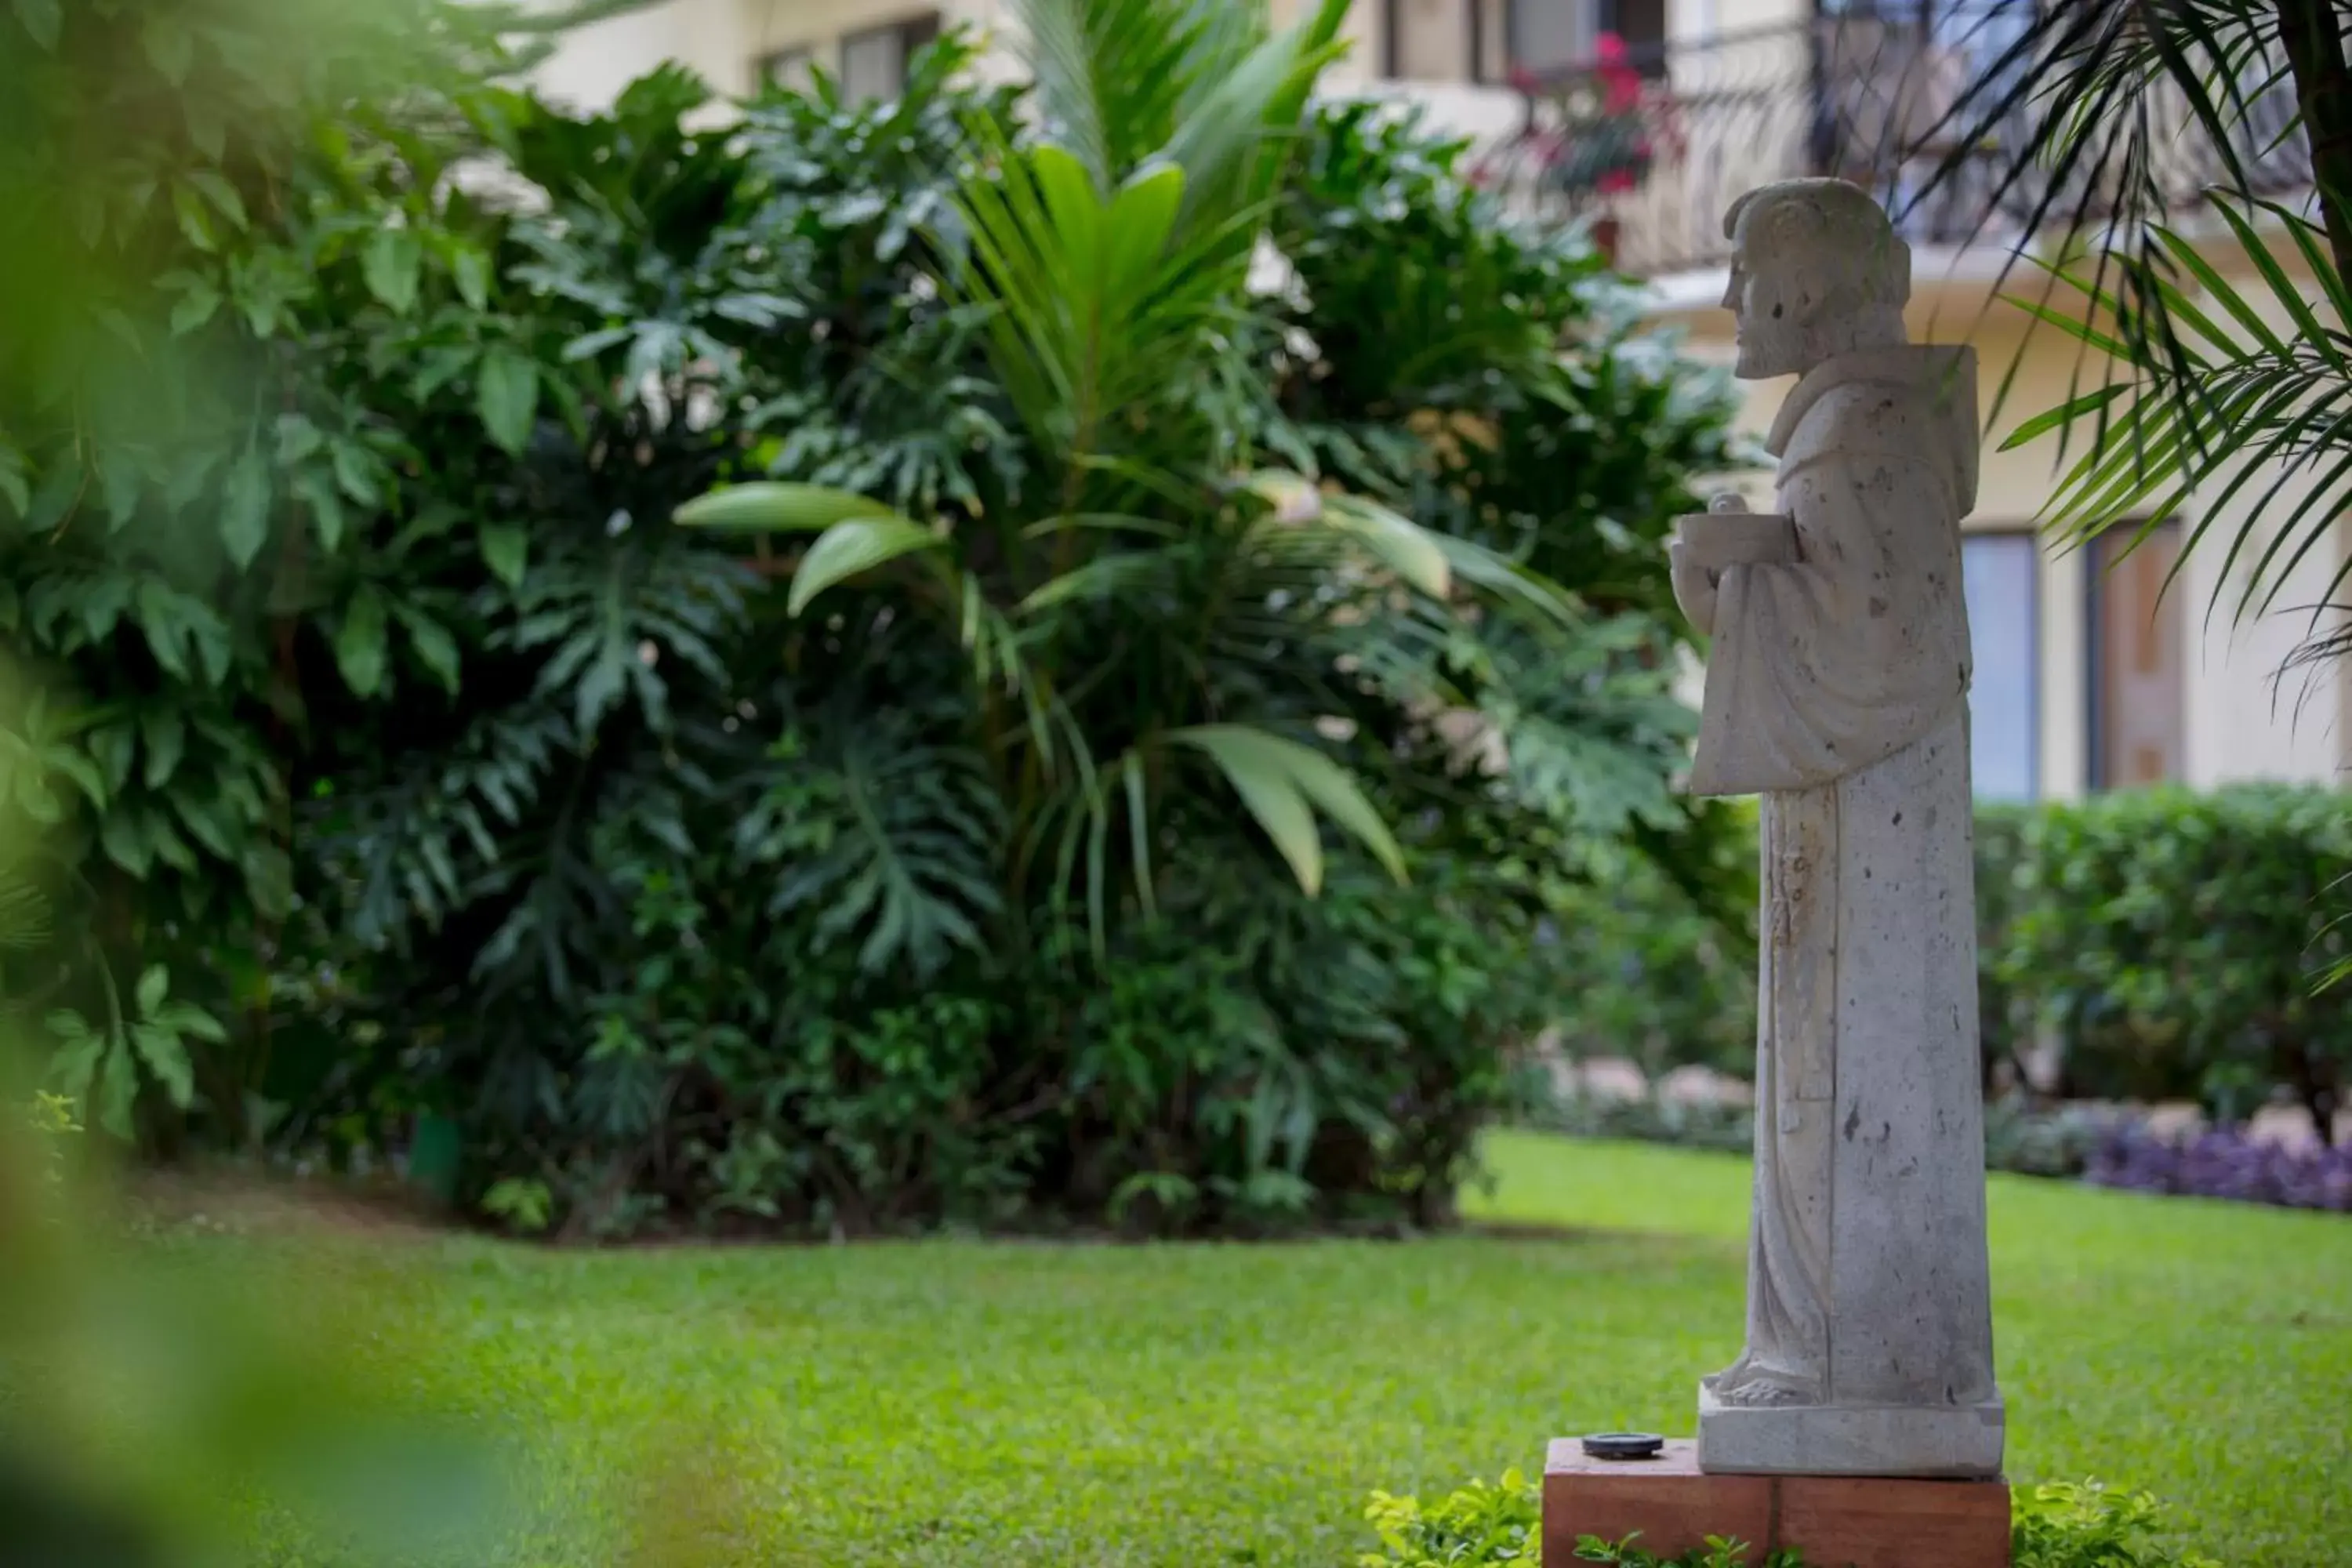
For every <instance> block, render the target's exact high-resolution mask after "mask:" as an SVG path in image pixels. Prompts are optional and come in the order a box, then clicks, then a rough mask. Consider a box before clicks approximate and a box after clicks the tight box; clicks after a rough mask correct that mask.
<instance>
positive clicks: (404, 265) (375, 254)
mask: <svg viewBox="0 0 2352 1568" xmlns="http://www.w3.org/2000/svg"><path fill="white" fill-rule="evenodd" d="M424 259H425V250H424V247H422V246H420V245H419V244H417V242H416V236H415V235H414V234H412V233H410V232H409V231H408V230H406V229H404V228H380V229H378V230H376V231H375V233H374V234H373V235H371V236H370V237H368V243H367V249H366V250H365V251H364V252H363V253H362V255H361V258H360V267H361V270H362V274H363V275H364V276H365V277H366V279H367V286H368V292H369V293H371V294H373V295H374V296H375V297H376V298H377V299H378V300H382V301H383V303H384V305H385V306H386V307H388V308H389V309H390V310H393V311H394V313H395V314H398V315H406V314H407V313H408V312H409V310H411V309H413V308H414V307H415V304H416V279H417V271H418V268H420V267H421V266H422V265H423V263H424Z"/></svg>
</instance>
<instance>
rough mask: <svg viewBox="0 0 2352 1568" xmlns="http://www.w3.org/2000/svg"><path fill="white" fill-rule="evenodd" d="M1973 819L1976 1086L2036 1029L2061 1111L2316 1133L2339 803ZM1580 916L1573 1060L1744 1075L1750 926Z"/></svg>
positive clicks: (2277, 791)
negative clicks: (2169, 1103)
mask: <svg viewBox="0 0 2352 1568" xmlns="http://www.w3.org/2000/svg"><path fill="white" fill-rule="evenodd" d="M1976 827H1977V836H1976V858H1977V925H1978V942H1979V1008H1980V1016H1981V1020H1982V1024H1981V1031H1982V1039H1983V1043H1984V1051H1985V1081H1986V1085H1987V1088H1988V1089H1989V1090H1992V1089H1995V1088H1996V1086H1997V1085H1998V1084H1999V1083H2000V1080H2001V1079H2011V1080H2012V1081H2013V1082H2015V1081H2022V1071H2021V1068H2022V1063H2023V1060H2024V1058H2025V1056H2026V1054H2027V1052H2028V1050H2029V1049H2030V1047H2032V1045H2033V1044H2034V1042H2035V1039H2036V1036H2037V1033H2038V1031H2040V1030H2042V1029H2043V1028H2045V1027H2046V1028H2047V1029H2048V1030H2050V1031H2051V1033H2052V1037H2053V1038H2054V1039H2055V1041H2056V1043H2057V1045H2058V1047H2059V1080H2058V1083H2057V1085H2056V1086H2055V1087H2056V1089H2057V1091H2058V1093H2059V1095H2060V1097H2061V1098H2064V1099H2070V1100H2072V1099H2090V1100H2195V1101H2197V1102H2199V1103H2200V1104H2201V1105H2202V1106H2204V1107H2205V1109H2206V1110H2207V1111H2208V1113H2209V1114H2210V1116H2211V1117H2212V1118H2213V1119H2214V1120H2215V1121H2220V1122H2221V1123H2224V1124H2228V1123H2232V1122H2236V1121H2242V1120H2243V1119H2244V1118H2246V1117H2248V1116H2250V1115H2252V1113H2253V1112H2254V1111H2255V1110H2258V1109H2260V1107H2261V1106H2262V1105H2263V1102H2264V1101H2265V1100H2271V1099H2274V1098H2291V1099H2292V1100H2294V1102H2296V1103H2298V1104H2300V1105H2302V1106H2303V1107H2305V1109H2306V1110H2308V1111H2309V1112H2310V1114H2311V1117H2312V1119H2313V1121H2314V1124H2315V1127H2316V1128H2318V1130H2319V1131H2320V1133H2321V1135H2322V1137H2323V1138H2326V1137H2328V1136H2329V1134H2330V1131H2331V1124H2332V1122H2333V1121H2334V1118H2335V1112H2336V1108H2337V1107H2338V1105H2339V1104H2340V1103H2341V1102H2342V1095H2343V1093H2344V1088H2345V1080H2346V1076H2347V1062H2352V984H2336V983H2335V981H2336V976H2337V972H2338V971H2339V970H2340V969H2342V968H2343V967H2344V966H2345V965H2346V964H2347V962H2352V927H2347V924H2346V922H2345V916H2346V914H2347V911H2352V795H2346V794H2343V793H2340V792H2336V791H2331V790H2323V789H2316V788H2310V787H2303V786H2292V785H2282V784H2245V785H2235V786H2231V787H2229V788H2226V789H2221V790H2218V791H2214V792H2212V793H2210V794H2203V795H2200V794H2195V793H2192V792H2189V791H2187V790H2181V789H2158V790H2147V791H2133V792H2119V793H2114V794H2108V795H2096V796H2093V797H2091V798H2089V799H2086V800H2083V801H2078V802H2069V803H2064V804H2058V805H2043V806H2025V807H2019V806H1986V807H1982V808H1980V809H1979V812H1978V814H1977V824H1976ZM1746 853H1748V856H1749V858H1750V859H1751V861H1752V858H1753V850H1752V847H1750V848H1748V850H1747V851H1746ZM1750 904H1751V905H1752V899H1751V900H1750ZM1580 912H1581V913H1582V914H1583V915H1584V916H1585V918H1586V924H1585V927H1584V929H1583V930H1582V931H1581V932H1580V942H1582V943H1583V945H1584V949H1585V952H1587V954H1588V955H1589V956H1588V960H1587V962H1586V963H1584V965H1583V967H1582V970H1581V978H1582V979H1583V981H1584V984H1583V985H1582V986H1581V988H1580V991H1579V993H1578V994H1577V995H1576V996H1575V998H1574V999H1573V1002H1572V1003H1571V1005H1570V1009H1569V1016H1568V1017H1567V1018H1565V1019H1564V1020H1563V1021H1562V1024H1561V1035H1562V1037H1563V1039H1564V1040H1565V1041H1566V1042H1567V1043H1568V1045H1569V1047H1570V1050H1571V1052H1576V1051H1579V1050H1585V1051H1590V1052H1591V1053H1592V1054H1626V1055H1633V1056H1634V1057H1636V1058H1639V1059H1640V1061H1641V1064H1642V1065H1643V1067H1644V1068H1647V1069H1650V1070H1652V1071H1653V1072H1655V1071H1656V1070H1659V1069H1661V1068H1673V1067H1679V1066H1684V1065H1690V1064H1699V1065H1705V1066H1709V1067H1716V1068H1728V1069H1730V1070H1734V1071H1739V1072H1745V1071H1747V1070H1748V1068H1749V1067H1750V1066H1752V1061H1753V1054H1754V1040H1755V982H1754V973H1755V971H1754V967H1753V956H1752V953H1753V948H1752V944H1753V942H1754V940H1755V935H1754V928H1753V917H1752V913H1750V914H1749V916H1748V919H1747V920H1745V921H1741V922H1740V923H1739V924H1738V926H1737V927H1735V928H1733V929H1729V930H1726V929H1724V928H1723V927H1722V926H1721V925H1711V924H1710V923H1709V922H1708V921H1706V920H1705V919H1704V918H1702V917H1700V916H1699V915H1698V914H1697V912H1696V906H1695V905H1693V904H1692V903H1691V902H1690V901H1689V900H1688V899H1687V897H1686V896H1685V894H1683V893H1682V892H1681V891H1680V890H1679V889H1675V888H1673V887H1670V886H1666V885H1664V883H1663V882H1662V881H1660V880H1658V879H1647V880H1643V881H1638V882H1637V881H1630V880H1629V881H1628V882H1626V883H1625V884H1623V885H1622V886H1620V887H1618V888H1615V889H1612V890H1611V896H1609V897H1607V898H1603V897H1601V896H1599V895H1596V896H1595V897H1594V898H1593V899H1592V900H1591V903H1590V905H1589V907H1587V908H1585V909H1583V910H1581V911H1580ZM1627 1020H1637V1021H1640V1022H1641V1024H1642V1026H1641V1027H1638V1028H1632V1029H1629V1028H1627V1027H1626V1026H1625V1024H1626V1021H1627ZM1612 1046H1613V1047H1614V1048H1613V1049H1612ZM2005 1068H2007V1069H2011V1070H2004V1069H2005ZM2083 1152H2084V1145H2083V1144H2082V1142H2081V1141H2080V1140H2076V1141H2074V1150H2073V1151H2072V1152H2070V1154H2069V1157H2068V1159H2067V1160H2066V1161H2063V1162H2062V1163H2066V1164H2073V1165H2074V1168H2076V1169H2079V1168H2080V1164H2079V1161H2080V1159H2081V1157H2082V1154H2083Z"/></svg>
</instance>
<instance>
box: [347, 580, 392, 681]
mask: <svg viewBox="0 0 2352 1568" xmlns="http://www.w3.org/2000/svg"><path fill="white" fill-rule="evenodd" d="M385 645H386V638H385V637H384V605H383V595H382V594H380V593H378V592H377V591H376V589H375V586H374V584H362V585H361V587H360V590H359V592H358V593H356V594H354V595H352V602H351V604H350V605H348V606H346V607H345V609H344V611H343V623H342V625H341V626H339V627H337V628H336V631H335V664H336V666H337V667H338V668H341V670H342V672H343V684H345V685H346V686H348V687H350V688H351V689H352V694H353V695H355V696H359V697H373V696H374V695H375V694H376V693H377V692H378V691H379V690H381V689H383V667H384V650H385Z"/></svg>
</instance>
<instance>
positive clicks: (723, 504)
mask: <svg viewBox="0 0 2352 1568" xmlns="http://www.w3.org/2000/svg"><path fill="white" fill-rule="evenodd" d="M856 518H889V519H897V520H898V521H902V522H903V521H906V519H905V518H903V517H901V516H900V514H899V513H898V512H897V511H896V510H892V509H891V508H890V507H888V506H886V505H885V504H883V503H882V502H880V501H878V500H873V499H872V498H871V497H868V496H862V495H858V494H857V493H856V492H855V491H852V490H840V489H827V488H826V487H824V486H823V485H795V484H784V483H781V482H778V481H774V480H765V479H763V480H757V481H754V482H753V483H751V484H743V485H732V486H730V487H729V488H728V489H723V490H713V491H711V492H710V493H709V495H707V496H700V497H698V498H697V499H695V500H690V501H688V502H687V503H686V504H685V505H684V506H682V507H680V508H678V509H677V513H676V514H675V521H677V522H679V523H682V524H683V525H685V526H686V527H688V528H711V529H719V530H721V531H727V532H732V533H820V532H823V531H824V530H826V529H828V528H831V527H833V526H834V525H835V523H840V522H846V521H851V520H852V519H856ZM912 526H914V525H913V524H912V523H908V527H912Z"/></svg>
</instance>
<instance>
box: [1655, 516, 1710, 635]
mask: <svg viewBox="0 0 2352 1568" xmlns="http://www.w3.org/2000/svg"><path fill="white" fill-rule="evenodd" d="M1666 569H1667V574H1668V575H1669V576H1670V577H1671V579H1672V580H1673V582H1674V585H1675V604H1677V605H1681V606H1682V610H1683V615H1684V616H1685V617H1686V618H1687V619H1688V620H1689V622H1690V624H1691V625H1692V626H1694V627H1696V628H1697V631H1698V635H1699V636H1701V637H1713V636H1714V635H1715V590H1716V583H1717V575H1716V574H1715V573H1714V572H1713V571H1712V570H1711V569H1709V568H1707V567H1706V566H1702V565H1700V564H1699V563H1698V561H1697V559H1696V557H1695V556H1694V555H1693V553H1692V552H1691V548H1690V546H1689V545H1687V544H1685V542H1683V541H1681V540H1679V539H1673V540H1668V541H1667V542H1666Z"/></svg>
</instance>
